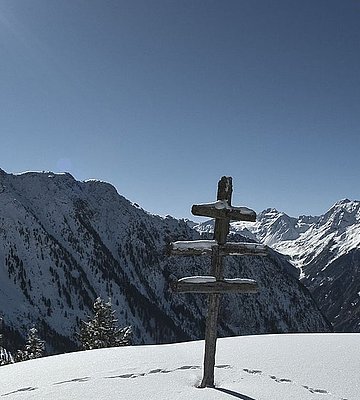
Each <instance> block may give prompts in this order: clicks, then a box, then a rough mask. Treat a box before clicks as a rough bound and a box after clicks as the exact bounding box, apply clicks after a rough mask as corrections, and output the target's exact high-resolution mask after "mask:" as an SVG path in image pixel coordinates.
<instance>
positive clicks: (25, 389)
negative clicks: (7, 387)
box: [1, 386, 38, 397]
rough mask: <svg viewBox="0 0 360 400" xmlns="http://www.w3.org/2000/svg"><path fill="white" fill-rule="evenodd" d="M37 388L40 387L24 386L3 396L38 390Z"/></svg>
mask: <svg viewBox="0 0 360 400" xmlns="http://www.w3.org/2000/svg"><path fill="white" fill-rule="evenodd" d="M37 389H38V388H37V387H31V386H29V387H24V388H21V389H17V390H14V391H13V392H9V393H5V394H2V395H1V397H3V396H10V395H11V394H14V393H19V392H32V391H33V390H37Z"/></svg>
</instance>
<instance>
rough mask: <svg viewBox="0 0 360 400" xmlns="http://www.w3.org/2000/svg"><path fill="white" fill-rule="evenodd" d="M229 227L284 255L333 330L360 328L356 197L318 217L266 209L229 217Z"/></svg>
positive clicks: (359, 228) (205, 228) (359, 215)
mask: <svg viewBox="0 0 360 400" xmlns="http://www.w3.org/2000/svg"><path fill="white" fill-rule="evenodd" d="M211 226H212V223H211V222H205V223H203V224H201V225H200V226H198V227H195V229H197V230H199V231H200V232H209V231H211V229H212V228H211ZM231 231H232V232H233V233H236V234H239V233H241V234H242V235H244V236H246V237H248V238H251V239H252V240H255V241H258V242H260V243H264V244H267V245H269V246H271V247H272V248H273V249H274V250H276V251H278V252H280V253H282V254H284V255H287V256H288V257H289V261H290V262H291V263H292V264H293V265H294V266H296V267H298V268H299V269H300V271H301V280H302V282H303V283H304V284H305V285H306V286H307V287H308V288H309V289H310V291H311V292H312V294H313V296H314V298H315V299H316V301H317V303H318V304H319V306H320V309H321V310H322V311H323V313H324V314H325V315H326V316H327V317H328V318H329V320H330V321H331V322H332V323H333V325H334V328H335V330H336V331H340V332H360V283H359V282H360V262H359V261H360V201H351V200H348V199H344V200H340V201H338V202H337V203H335V204H334V205H333V206H332V207H331V208H330V210H329V211H327V212H326V213H325V214H324V215H321V216H319V217H312V216H300V217H299V218H293V217H289V216H288V215H286V214H285V213H283V212H279V211H277V210H275V209H268V210H265V211H263V212H262V213H260V214H259V215H258V219H257V221H256V223H255V224H253V225H251V224H248V223H245V222H235V223H232V224H231Z"/></svg>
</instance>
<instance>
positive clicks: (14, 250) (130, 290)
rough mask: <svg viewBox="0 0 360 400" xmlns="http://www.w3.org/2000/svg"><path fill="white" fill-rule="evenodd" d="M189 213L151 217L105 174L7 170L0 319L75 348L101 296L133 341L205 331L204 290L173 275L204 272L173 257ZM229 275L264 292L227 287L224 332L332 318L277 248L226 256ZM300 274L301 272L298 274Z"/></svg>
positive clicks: (0, 177) (188, 233)
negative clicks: (190, 290)
mask: <svg viewBox="0 0 360 400" xmlns="http://www.w3.org/2000/svg"><path fill="white" fill-rule="evenodd" d="M197 238H199V233H198V232H196V231H195V230H193V229H191V228H190V227H189V226H188V225H187V223H186V222H185V221H184V220H176V219H174V218H172V217H169V216H167V217H160V216H156V215H151V214H150V213H148V212H146V211H144V210H143V209H141V208H140V207H139V206H138V205H136V204H132V203H131V202H129V201H128V200H126V199H125V198H124V197H122V196H120V195H119V194H118V193H117V191H116V190H115V188H114V187H113V186H111V185H110V184H108V183H105V182H100V181H94V180H91V181H86V182H79V181H76V180H75V179H74V178H73V177H72V176H71V175H70V174H67V173H65V174H54V173H51V172H42V173H39V172H27V173H23V174H7V173H6V172H4V171H2V170H1V171H0V317H2V318H3V320H4V326H5V328H4V329H5V330H6V332H5V334H6V333H8V334H10V333H11V335H12V337H13V338H14V340H15V339H16V338H19V337H20V335H21V336H24V335H25V333H26V331H27V330H28V328H29V327H31V326H33V325H35V326H36V327H37V328H38V329H39V333H40V334H41V335H42V337H43V338H44V339H45V340H46V342H47V349H48V352H61V351H69V350H71V349H75V348H76V346H77V339H76V332H77V331H78V330H79V323H80V321H81V320H82V319H85V318H86V315H87V314H89V313H91V307H92V303H93V301H94V299H95V298H96V297H97V296H101V297H103V298H105V299H107V298H108V297H110V298H111V301H112V304H113V307H114V309H115V310H116V315H117V317H118V320H119V326H125V325H132V326H133V332H134V342H135V343H166V342H175V341H182V340H189V339H198V338H203V336H204V316H205V312H206V296H205V295H190V294H187V295H184V294H174V293H173V292H171V290H170V289H169V283H170V281H171V280H172V279H174V277H183V276H189V275H199V274H207V273H208V270H209V260H208V259H206V257H198V258H184V257H169V256H167V255H166V253H165V252H164V249H165V248H166V245H167V244H168V243H169V242H170V241H174V240H184V239H190V240H191V239H197ZM229 258H232V259H231V260H230V259H229V261H228V265H227V268H226V274H227V276H228V277H238V276H239V277H243V278H254V279H256V280H257V281H258V283H259V286H260V292H259V293H258V294H255V295H254V294H251V295H250V294H246V295H225V296H224V300H223V304H222V312H221V320H220V328H219V331H220V335H222V336H224V335H239V334H257V333H265V332H269V333H270V332H321V331H328V330H329V329H330V328H329V325H328V323H327V321H326V320H325V319H324V317H323V315H322V313H321V312H320V311H319V309H318V307H317V306H316V304H315V302H314V301H313V299H312V297H311V295H310V294H309V292H308V290H307V289H305V288H304V287H303V285H302V284H301V283H300V282H299V281H298V279H297V276H296V269H295V268H294V267H292V266H291V265H290V264H289V263H288V262H287V261H286V260H285V259H284V258H283V257H281V256H280V255H279V254H278V253H275V252H271V254H270V256H268V257H266V258H261V257H251V258H248V257H241V258H240V257H236V258H235V257H229ZM294 273H295V276H294Z"/></svg>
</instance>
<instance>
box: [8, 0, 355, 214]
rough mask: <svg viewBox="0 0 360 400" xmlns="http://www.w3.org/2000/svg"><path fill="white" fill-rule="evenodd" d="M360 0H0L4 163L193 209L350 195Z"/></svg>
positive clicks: (305, 210) (286, 205) (300, 208)
mask: <svg viewBox="0 0 360 400" xmlns="http://www.w3.org/2000/svg"><path fill="white" fill-rule="evenodd" d="M359 18H360V2H359V1H357V0H356V1H355V0H347V1H343V0H338V1H334V0H302V1H298V0H273V1H269V0H251V1H245V0H218V1H213V0H201V1H200V0H176V1H175V0H151V1H149V0H116V1H115V0H106V1H105V0H97V1H95V0H62V1H57V0H31V1H27V0H1V1H0V55H1V62H0V129H1V131H0V132H1V146H0V160H1V163H0V167H1V168H2V169H4V170H5V171H7V172H20V171H25V170H51V171H54V172H60V171H64V170H66V171H69V172H70V173H72V174H73V175H74V177H75V178H77V179H80V180H84V179H88V178H97V179H101V180H106V181H109V182H111V183H112V184H113V185H114V186H115V187H116V188H117V190H118V191H119V193H120V194H122V195H124V196H125V197H127V198H129V199H130V200H132V201H134V202H137V203H139V204H140V205H141V206H142V207H143V208H145V209H146V210H148V211H150V212H153V213H158V214H162V215H165V214H171V215H174V216H176V217H190V208H191V205H192V204H193V203H199V202H207V201H212V200H213V199H215V195H216V185H217V181H218V179H219V178H220V177H221V176H222V175H230V176H232V177H233V182H234V196H233V204H234V205H246V206H248V207H251V208H253V209H255V210H256V211H261V210H262V209H264V208H268V207H275V208H277V209H279V210H282V211H285V212H287V213H288V214H290V215H294V216H297V215H300V214H316V215H318V214H321V213H323V212H325V211H326V210H327V209H328V208H329V207H330V206H331V205H332V204H333V203H334V202H335V201H337V200H339V199H341V198H344V197H348V198H351V199H360V185H359V171H360V168H359V167H360V157H359V151H360V101H359V100H360V24H359Z"/></svg>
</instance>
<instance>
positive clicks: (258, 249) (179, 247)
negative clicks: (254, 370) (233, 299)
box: [170, 176, 266, 388]
mask: <svg viewBox="0 0 360 400" xmlns="http://www.w3.org/2000/svg"><path fill="white" fill-rule="evenodd" d="M231 195H232V178H231V177H225V176H224V177H222V178H221V180H220V181H219V183H218V191H217V201H216V202H215V203H210V204H200V205H193V207H192V210H191V211H192V213H193V214H194V215H200V216H207V217H210V218H215V228H214V240H198V241H190V242H188V241H180V242H175V243H172V244H171V245H170V253H171V254H173V255H184V256H186V255H192V256H194V255H203V254H210V253H211V270H210V276H207V277H195V279H194V277H190V279H189V278H184V279H180V280H179V281H177V282H176V283H174V285H172V287H173V290H175V291H178V292H183V293H191V292H192V293H209V299H208V314H207V318H206V330H205V356H204V374H203V379H202V381H201V384H200V387H201V388H205V387H214V368H215V353H216V340H217V323H218V315H219V308H220V300H221V293H227V292H231V291H236V292H239V293H256V291H257V283H256V282H255V281H253V280H249V279H244V280H241V279H237V280H236V282H231V280H229V279H224V276H223V275H224V273H223V272H224V267H223V257H224V256H229V255H266V246H262V245H258V244H255V243H226V239H227V235H228V234H229V229H230V221H231V220H237V221H252V222H254V221H255V220H256V213H255V212H254V211H253V210H250V209H248V208H246V207H232V205H231Z"/></svg>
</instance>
